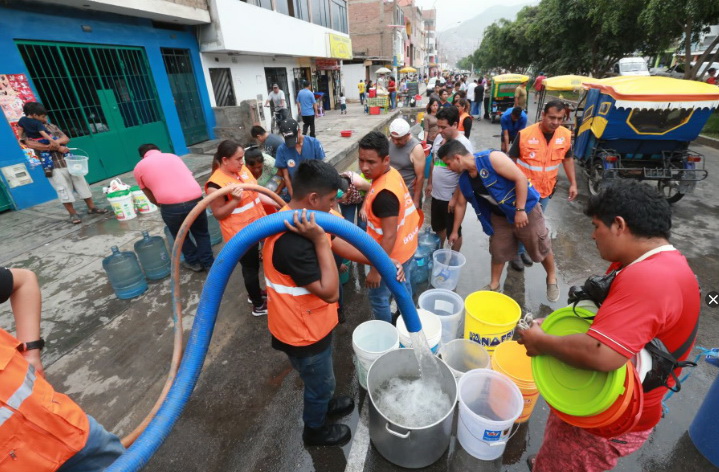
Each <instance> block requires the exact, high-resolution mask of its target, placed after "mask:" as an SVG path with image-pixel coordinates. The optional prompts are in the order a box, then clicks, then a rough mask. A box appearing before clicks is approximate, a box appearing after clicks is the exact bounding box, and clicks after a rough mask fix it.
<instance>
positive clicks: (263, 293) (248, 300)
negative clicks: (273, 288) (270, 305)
mask: <svg viewBox="0 0 719 472" xmlns="http://www.w3.org/2000/svg"><path fill="white" fill-rule="evenodd" d="M261 293H262V300H267V290H262V291H261ZM247 303H252V299H251V298H250V297H247Z"/></svg>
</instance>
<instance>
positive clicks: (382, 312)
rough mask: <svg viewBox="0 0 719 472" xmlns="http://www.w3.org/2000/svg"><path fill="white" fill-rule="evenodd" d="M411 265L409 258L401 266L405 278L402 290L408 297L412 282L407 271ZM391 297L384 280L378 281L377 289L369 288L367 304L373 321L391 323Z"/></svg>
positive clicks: (410, 293)
mask: <svg viewBox="0 0 719 472" xmlns="http://www.w3.org/2000/svg"><path fill="white" fill-rule="evenodd" d="M411 265H412V258H411V257H410V258H409V260H408V261H407V262H405V263H404V264H402V268H403V269H404V276H405V280H404V282H402V285H404V288H405V289H407V292H408V293H409V296H410V297H411V296H412V282H411V280H410V278H409V269H410V267H411ZM391 295H392V292H390V291H389V288H388V287H387V284H386V283H385V281H384V278H383V279H382V280H381V281H380V283H379V287H377V288H371V289H370V290H369V302H370V305H372V315H374V319H376V320H382V321H386V322H388V323H391V322H392V313H391V312H390V310H389V299H390V296H391Z"/></svg>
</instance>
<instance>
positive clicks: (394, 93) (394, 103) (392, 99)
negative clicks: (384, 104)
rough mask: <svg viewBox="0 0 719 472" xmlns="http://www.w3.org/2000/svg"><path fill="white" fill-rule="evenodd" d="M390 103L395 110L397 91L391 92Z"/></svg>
mask: <svg viewBox="0 0 719 472" xmlns="http://www.w3.org/2000/svg"><path fill="white" fill-rule="evenodd" d="M389 104H390V108H391V109H393V110H394V109H395V108H396V107H397V92H390V93H389Z"/></svg>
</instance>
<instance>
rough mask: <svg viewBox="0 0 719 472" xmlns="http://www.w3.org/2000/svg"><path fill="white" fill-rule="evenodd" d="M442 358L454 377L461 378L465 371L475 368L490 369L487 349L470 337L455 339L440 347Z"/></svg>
mask: <svg viewBox="0 0 719 472" xmlns="http://www.w3.org/2000/svg"><path fill="white" fill-rule="evenodd" d="M439 357H440V358H442V360H443V361H444V363H445V364H447V367H449V370H451V371H452V375H454V378H456V379H458V380H459V379H460V378H461V377H462V375H464V373H465V372H469V371H470V370H474V369H489V368H490V366H489V365H490V359H489V353H488V352H487V350H486V349H485V348H484V347H483V346H481V345H480V344H477V343H476V342H474V341H470V340H469V339H464V338H460V339H453V340H452V341H450V342H449V343H447V344H443V345H442V347H441V348H439Z"/></svg>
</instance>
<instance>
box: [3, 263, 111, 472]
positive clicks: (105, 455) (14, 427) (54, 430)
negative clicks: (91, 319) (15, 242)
mask: <svg viewBox="0 0 719 472" xmlns="http://www.w3.org/2000/svg"><path fill="white" fill-rule="evenodd" d="M8 299H10V303H11V304H12V312H13V317H14V319H15V329H16V331H17V333H16V334H17V338H15V337H13V336H12V335H10V333H8V332H7V331H5V330H2V329H0V365H2V368H1V369H0V405H2V406H0V438H4V439H7V440H8V442H5V443H4V447H3V449H2V451H0V454H2V455H0V471H11V470H12V471H32V472H53V471H56V470H57V471H60V472H73V471H80V470H82V471H87V472H100V471H103V470H105V468H106V467H108V466H109V465H110V464H112V463H113V462H114V461H115V459H117V458H118V457H120V456H121V455H122V453H123V452H125V448H123V447H122V444H120V440H119V439H118V438H117V436H115V435H114V434H111V433H108V432H107V431H106V430H105V429H104V428H103V427H102V426H101V425H100V424H99V423H98V422H97V421H95V419H94V418H93V417H91V416H89V415H87V414H86V413H85V412H84V411H82V409H81V408H80V407H79V406H78V405H77V404H76V403H75V402H73V401H72V400H70V398H69V397H67V396H65V395H63V394H60V393H57V392H55V391H54V390H53V388H52V386H51V385H50V384H49V383H48V382H47V380H45V372H44V371H43V367H42V362H41V360H40V351H41V350H42V348H43V347H44V346H45V341H44V340H43V339H42V338H41V337H40V310H41V298H40V286H39V285H38V282H37V277H36V276H35V274H34V273H33V272H31V271H29V270H26V269H6V268H3V267H0V303H4V302H5V301H6V300H8Z"/></svg>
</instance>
